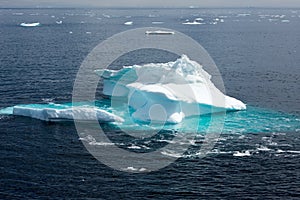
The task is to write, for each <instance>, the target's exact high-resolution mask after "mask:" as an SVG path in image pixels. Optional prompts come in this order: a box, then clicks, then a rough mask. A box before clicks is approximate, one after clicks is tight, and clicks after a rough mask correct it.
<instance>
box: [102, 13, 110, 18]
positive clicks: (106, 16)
mask: <svg viewBox="0 0 300 200" xmlns="http://www.w3.org/2000/svg"><path fill="white" fill-rule="evenodd" d="M102 16H103V17H105V18H111V16H110V15H107V14H102Z"/></svg>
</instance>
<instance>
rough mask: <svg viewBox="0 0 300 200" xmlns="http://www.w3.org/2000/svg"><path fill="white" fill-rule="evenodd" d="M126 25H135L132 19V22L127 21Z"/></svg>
mask: <svg viewBox="0 0 300 200" xmlns="http://www.w3.org/2000/svg"><path fill="white" fill-rule="evenodd" d="M124 25H127V26H131V25H133V22H131V21H130V22H125V23H124Z"/></svg>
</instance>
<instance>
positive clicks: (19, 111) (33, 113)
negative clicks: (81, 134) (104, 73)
mask: <svg viewBox="0 0 300 200" xmlns="http://www.w3.org/2000/svg"><path fill="white" fill-rule="evenodd" d="M0 114H13V115H18V116H24V117H31V118H34V119H39V120H43V121H68V120H74V119H76V120H82V121H89V120H93V119H97V120H98V121H100V122H123V121H124V120H123V119H122V118H121V117H119V116H116V115H114V114H112V113H109V112H108V111H106V110H103V109H100V108H99V107H93V106H90V105H82V106H79V105H76V106H71V105H69V104H54V103H49V104H28V105H17V106H13V107H9V108H6V109H3V110H0Z"/></svg>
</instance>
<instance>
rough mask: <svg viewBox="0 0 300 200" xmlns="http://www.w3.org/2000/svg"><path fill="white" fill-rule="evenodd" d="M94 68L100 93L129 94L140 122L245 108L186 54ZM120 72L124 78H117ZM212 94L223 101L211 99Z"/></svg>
mask: <svg viewBox="0 0 300 200" xmlns="http://www.w3.org/2000/svg"><path fill="white" fill-rule="evenodd" d="M95 72H96V73H97V74H98V75H99V76H101V77H102V78H103V79H104V80H103V83H104V87H103V94H105V95H107V96H113V97H118V98H119V97H124V98H127V97H130V100H129V102H128V104H129V106H130V107H131V108H132V109H133V110H134V112H133V113H132V117H133V118H134V119H135V120H137V121H140V122H167V123H170V124H177V123H180V122H181V121H182V120H183V119H184V118H185V117H189V116H199V115H203V114H209V113H211V112H222V111H226V110H227V111H229V110H230V111H237V110H245V109H246V105H245V104H244V103H242V102H241V101H239V100H237V99H235V98H232V97H229V96H226V95H224V94H223V93H222V92H221V91H220V90H218V89H217V88H216V87H215V85H214V84H213V83H212V82H211V80H210V79H211V76H210V75H209V74H208V73H207V72H206V71H205V70H204V69H203V67H202V66H201V65H200V64H198V63H197V62H195V61H191V60H190V59H189V58H188V57H187V56H186V55H183V56H182V57H181V58H179V59H177V60H176V61H175V62H168V63H152V64H146V65H142V66H140V65H134V66H128V67H124V68H123V69H121V70H109V69H105V70H96V71H95ZM123 75H126V78H125V79H121V80H119V79H120V77H123ZM214 98H217V99H223V100H224V102H214V101H213V99H214ZM161 107H163V109H164V113H161V112H160V111H161V109H162V108H161ZM199 108H200V110H201V114H200V113H199V112H198V110H199ZM212 108H214V109H212Z"/></svg>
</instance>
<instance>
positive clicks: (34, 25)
mask: <svg viewBox="0 0 300 200" xmlns="http://www.w3.org/2000/svg"><path fill="white" fill-rule="evenodd" d="M40 25H41V24H40V23H39V22H34V23H24V22H23V23H21V24H20V26H23V27H36V26H40Z"/></svg>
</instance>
